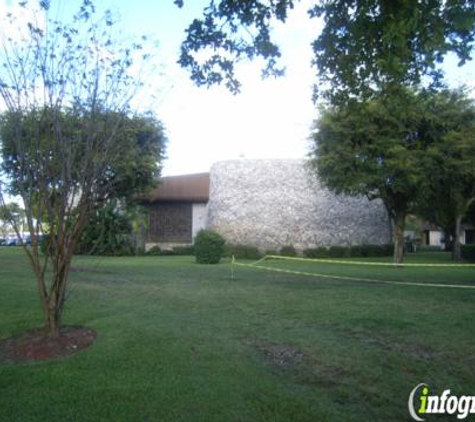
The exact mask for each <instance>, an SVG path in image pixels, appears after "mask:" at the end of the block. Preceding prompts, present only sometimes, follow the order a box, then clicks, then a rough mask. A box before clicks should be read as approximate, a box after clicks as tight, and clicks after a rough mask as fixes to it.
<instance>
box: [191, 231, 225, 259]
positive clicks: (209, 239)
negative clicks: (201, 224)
mask: <svg viewBox="0 0 475 422" xmlns="http://www.w3.org/2000/svg"><path fill="white" fill-rule="evenodd" d="M224 245H225V241H224V239H223V238H222V237H221V236H220V235H219V234H218V233H216V232H213V231H211V230H200V231H199V232H198V234H197V235H196V237H195V248H194V249H195V257H196V262H197V263H199V264H217V263H219V261H220V260H221V257H222V256H223V254H224Z"/></svg>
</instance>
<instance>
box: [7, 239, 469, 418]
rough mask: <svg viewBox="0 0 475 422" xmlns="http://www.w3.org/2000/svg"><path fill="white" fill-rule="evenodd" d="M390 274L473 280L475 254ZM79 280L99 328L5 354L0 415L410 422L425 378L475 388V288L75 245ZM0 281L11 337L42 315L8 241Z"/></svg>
mask: <svg viewBox="0 0 475 422" xmlns="http://www.w3.org/2000/svg"><path fill="white" fill-rule="evenodd" d="M411 259H413V260H415V261H421V260H423V261H426V260H431V261H432V262H439V261H444V260H447V256H446V255H445V254H442V253H435V254H434V253H433V254H429V255H427V256H425V257H424V256H417V255H416V256H414V257H412V258H411ZM322 268H323V266H322ZM326 268H327V269H326V270H325V271H329V269H331V270H332V272H338V271H341V272H342V274H347V273H349V274H353V275H360V274H362V273H361V272H363V273H364V272H366V271H368V270H367V269H362V268H360V269H358V268H356V267H351V268H350V267H345V268H340V266H337V265H333V264H331V266H329V267H326ZM317 271H318V270H317ZM377 276H378V277H382V278H383V279H384V278H386V279H394V277H398V279H400V280H406V281H416V282H430V283H433V282H441V283H450V284H474V285H475V268H474V267H472V268H463V269H441V268H435V269H434V268H425V269H420V268H415V269H410V268H403V269H402V268H386V267H379V268H378V269H377ZM71 280H72V283H71V285H70V296H69V301H68V305H67V310H66V315H65V323H66V324H69V325H84V326H87V327H90V328H93V329H94V330H96V331H97V332H98V338H97V339H96V341H95V343H94V345H93V346H92V347H91V348H89V349H88V350H86V351H82V352H80V353H78V354H77V355H73V356H71V357H68V358H61V359H56V360H52V361H48V362H42V363H32V364H22V365H12V364H0V421H2V422H7V421H12V422H13V421H14V422H28V421H41V422H48V421H53V420H57V421H114V422H119V421H154V422H155V421H160V422H161V421H218V422H223V421H283V422H284V421H285V422H288V421H312V422H315V421H408V420H410V418H409V415H408V411H407V400H408V395H409V393H410V391H411V390H412V389H413V388H414V387H415V386H416V385H417V384H419V383H421V382H426V383H427V384H429V385H430V386H431V388H432V390H433V391H439V392H441V391H442V390H444V389H451V390H452V393H453V394H457V395H475V353H474V351H475V323H474V314H475V312H474V311H475V290H468V289H466V290H462V289H446V288H430V287H423V286H396V285H381V284H374V283H373V284H371V283H362V282H351V281H344V280H322V279H312V278H310V277H299V276H297V275H288V274H280V273H275V272H267V271H264V270H259V269H252V268H245V267H237V268H236V273H235V279H234V281H231V278H230V265H229V262H224V263H223V264H220V265H216V266H202V265H197V264H195V263H194V262H193V259H192V258H191V257H143V258H100V259H99V258H78V259H77V260H76V261H75V263H74V271H73V272H72V274H71ZM0 289H1V290H0V338H4V337H9V336H11V335H13V334H18V333H21V332H22V331H24V330H27V329H29V328H32V327H35V326H39V325H40V324H41V320H40V317H41V314H40V307H39V303H38V300H37V296H36V291H35V285H34V280H33V278H32V276H31V275H30V272H29V268H28V265H27V262H26V260H25V258H24V256H23V255H22V253H21V251H20V250H18V249H16V248H0ZM469 418H470V417H469ZM426 420H427V421H431V420H437V421H441V420H457V419H456V417H455V416H453V417H451V418H449V417H447V416H445V419H444V416H442V417H439V418H431V417H430V415H429V416H427V418H426Z"/></svg>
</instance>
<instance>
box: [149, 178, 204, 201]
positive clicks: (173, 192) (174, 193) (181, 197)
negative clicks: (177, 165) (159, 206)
mask: <svg viewBox="0 0 475 422" xmlns="http://www.w3.org/2000/svg"><path fill="white" fill-rule="evenodd" d="M147 199H148V200H149V201H150V202H160V201H186V202H208V199H209V173H198V174H186V175H183V176H168V177H162V178H161V179H160V184H159V185H158V187H156V188H155V189H153V190H152V191H151V192H150V193H149V194H148V195H147Z"/></svg>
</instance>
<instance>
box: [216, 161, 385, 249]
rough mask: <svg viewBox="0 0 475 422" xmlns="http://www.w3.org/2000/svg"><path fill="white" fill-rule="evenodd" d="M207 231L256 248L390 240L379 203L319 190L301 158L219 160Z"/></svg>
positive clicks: (383, 209)
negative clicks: (209, 230)
mask: <svg viewBox="0 0 475 422" xmlns="http://www.w3.org/2000/svg"><path fill="white" fill-rule="evenodd" d="M208 227H209V228H210V229H212V230H216V231H217V232H219V233H220V234H221V235H223V236H224V237H225V238H226V239H227V240H228V241H229V242H230V243H233V244H249V245H255V246H257V247H259V248H260V249H261V250H268V249H279V248H280V247H282V246H285V245H293V246H294V247H295V248H297V249H300V250H302V249H305V248H310V247H315V246H333V245H345V246H346V245H357V244H364V243H371V244H383V243H389V242H390V228H389V221H388V217H387V213H386V210H385V208H384V206H383V204H382V203H381V202H380V201H368V200H367V199H366V198H364V197H359V198H352V197H347V196H341V195H339V196H337V195H334V194H332V193H330V192H329V191H328V190H326V189H323V188H321V187H320V185H319V183H318V181H317V180H316V179H315V177H314V176H312V175H310V174H309V172H308V171H307V169H306V167H305V161H304V160H247V159H243V160H235V161H225V162H219V163H216V164H214V165H213V166H212V168H211V174H210V200H209V203H208Z"/></svg>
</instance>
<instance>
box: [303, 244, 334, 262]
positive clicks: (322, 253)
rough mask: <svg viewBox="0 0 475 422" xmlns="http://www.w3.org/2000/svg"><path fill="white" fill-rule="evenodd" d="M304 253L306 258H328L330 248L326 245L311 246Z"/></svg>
mask: <svg viewBox="0 0 475 422" xmlns="http://www.w3.org/2000/svg"><path fill="white" fill-rule="evenodd" d="M303 255H304V256H305V257H306V258H312V259H317V258H328V249H327V248H325V247H324V246H319V247H317V248H309V249H305V250H304V251H303Z"/></svg>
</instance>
